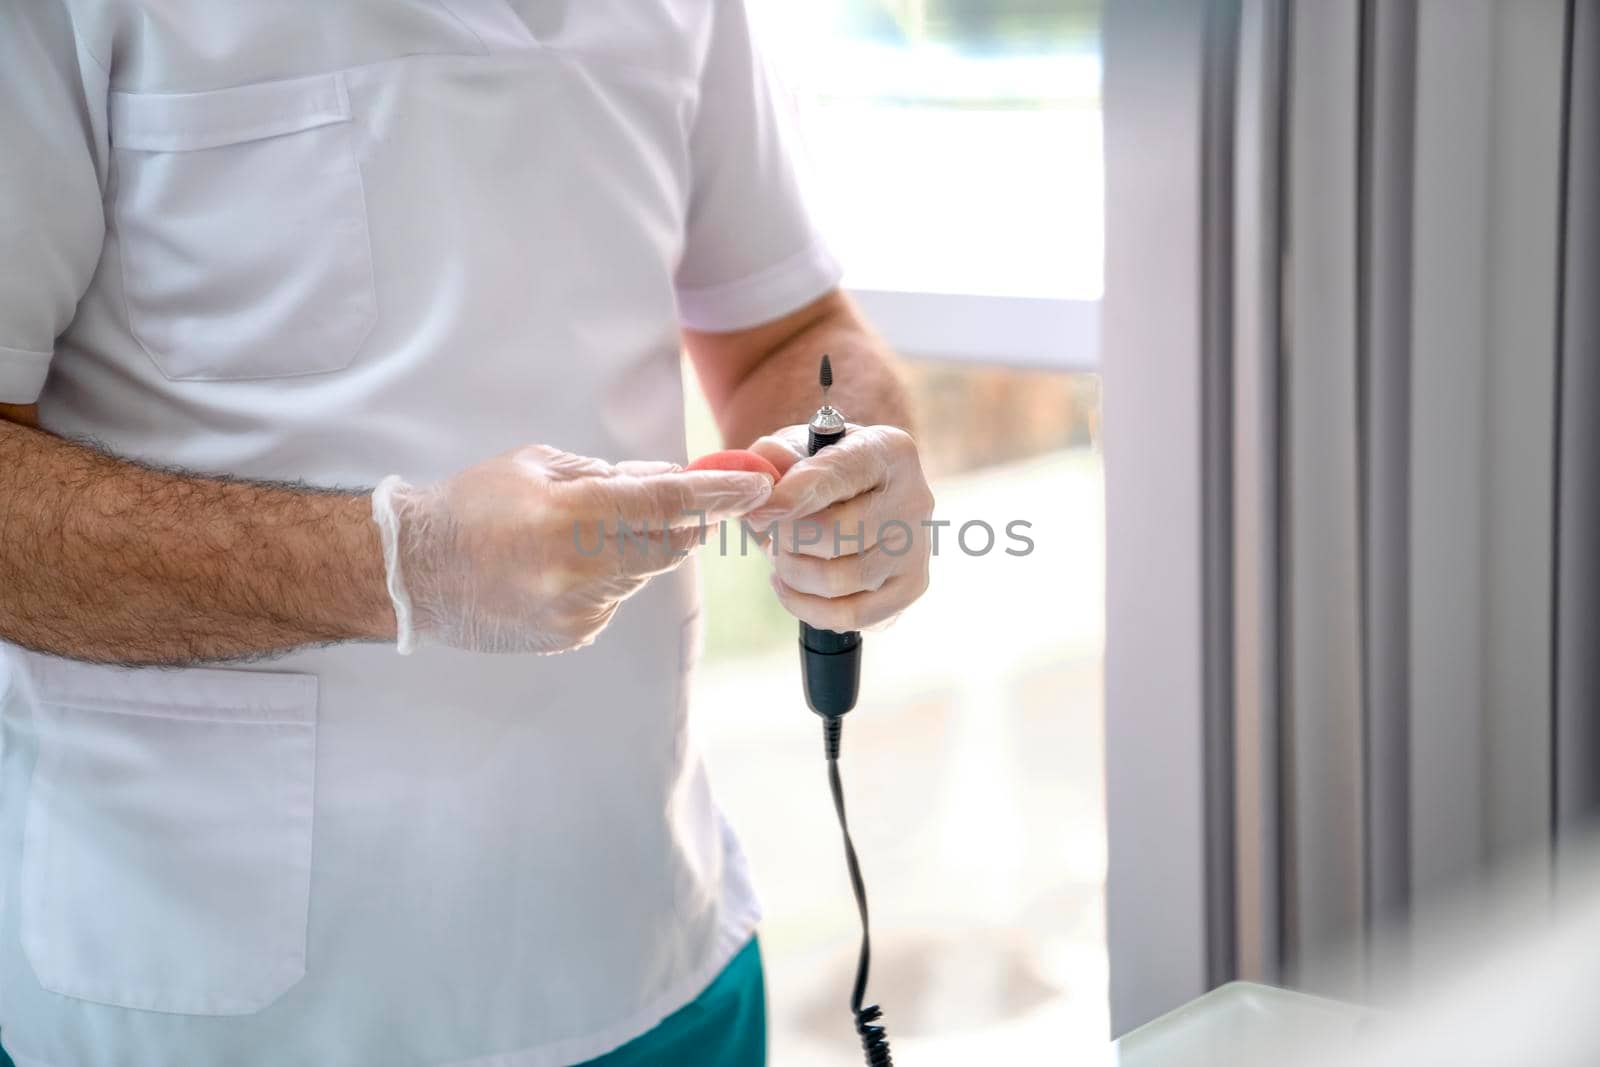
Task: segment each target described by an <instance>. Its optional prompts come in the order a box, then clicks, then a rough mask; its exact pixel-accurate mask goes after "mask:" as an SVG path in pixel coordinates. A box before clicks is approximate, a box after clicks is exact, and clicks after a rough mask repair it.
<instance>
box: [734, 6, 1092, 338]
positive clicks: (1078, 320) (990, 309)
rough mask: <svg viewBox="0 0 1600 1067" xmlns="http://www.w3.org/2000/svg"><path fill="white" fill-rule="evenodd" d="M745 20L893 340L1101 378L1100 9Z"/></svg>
mask: <svg viewBox="0 0 1600 1067" xmlns="http://www.w3.org/2000/svg"><path fill="white" fill-rule="evenodd" d="M752 10H753V12H754V14H755V19H756V23H757V30H758V32H759V33H760V35H761V40H762V42H763V45H764V47H765V50H766V52H767V53H768V59H769V63H770V64H771V66H772V67H773V69H774V71H775V73H776V75H777V77H778V79H779V81H780V82H781V83H782V84H783V85H784V87H785V88H786V89H787V90H788V92H789V94H790V95H791V97H792V98H793V100H794V103H795V110H796V115H797V120H798V124H799V128H800V134H801V138H802V141H803V143H804V144H805V146H806V150H807V155H808V156H809V158H810V161H811V171H812V173H811V174H809V175H808V177H809V181H808V188H809V189H811V191H812V195H813V198H814V200H815V207H816V210H817V213H818V215H819V217H820V218H821V219H822V221H823V224H824V226H825V228H826V230H827V233H828V235H829V238H830V240H831V242H832V243H833V245H834V247H835V249H836V250H837V252H838V253H839V255H840V258H841V259H842V260H843V261H844V262H845V264H846V269H847V275H846V278H845V284H846V285H847V286H848V287H849V288H850V289H852V290H854V291H856V292H857V293H858V294H859V297H860V299H861V301H862V303H863V306H864V307H865V308H866V309H867V311H868V312H869V313H871V314H872V315H873V318H874V321H876V322H877V323H878V324H879V327H880V328H881V329H883V330H884V331H885V334H886V335H887V336H888V337H889V338H890V339H891V340H892V341H894V342H895V343H896V344H897V345H899V346H900V347H902V348H904V349H907V350H915V351H920V352H923V353H924V354H925V355H930V356H940V357H946V358H961V359H1000V360H1003V361H1004V362H1008V363H1012V364H1031V365H1046V366H1056V367H1078V368H1084V367H1091V366H1093V365H1094V363H1095V357H1096V349H1097V337H1098V331H1097V324H1098V320H1097V318H1096V314H1095V311H1096V304H1097V302H1098V300H1099V297H1100V292H1101V262H1102V258H1103V257H1102V247H1103V238H1102V222H1101V205H1102V200H1103V194H1102V187H1101V165H1100V155H1101V147H1100V96H1099V94H1100V61H1099V47H1098V43H1099V42H1098V11H1097V9H1096V5H1091V4H1085V3H1083V2H1072V0H1067V2H1049V0H808V2H807V3H803V4H798V3H794V2H792V0H752ZM929 294H938V295H940V296H942V297H944V299H941V300H937V301H930V300H927V299H925V297H926V296H927V295H929Z"/></svg>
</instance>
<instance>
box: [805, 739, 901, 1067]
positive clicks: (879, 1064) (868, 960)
mask: <svg viewBox="0 0 1600 1067" xmlns="http://www.w3.org/2000/svg"><path fill="white" fill-rule="evenodd" d="M843 727H844V718H843V716H824V717H823V719H822V739H823V748H824V750H825V752H826V754H827V757H828V788H829V790H830V791H832V793H833V810H834V811H836V812H837V813H838V815H839V832H840V833H842V834H843V835H844V861H845V865H846V866H847V867H849V868H850V889H851V891H852V892H854V893H855V897H856V911H857V912H859V913H860V915H861V955H860V956H859V957H857V959H856V983H855V987H854V988H853V989H852V990H851V991H850V1014H851V1015H853V1016H855V1021H856V1034H857V1036H859V1037H860V1038H861V1049H862V1051H863V1052H865V1053H866V1063H867V1067H893V1065H894V1060H893V1059H891V1058H890V1056H889V1035H888V1033H887V1032H886V1031H885V1030H884V1028H883V1027H882V1026H880V1025H878V1020H879V1019H881V1018H883V1011H882V1009H880V1008H879V1007H878V1006H877V1005H876V1004H868V1005H867V1006H866V1007H862V1005H861V1002H862V1001H863V1000H865V999H866V995H867V970H868V968H869V967H870V966H871V965H872V933H871V930H870V928H869V926H868V923H867V886H866V883H865V882H864V881H863V880H862V878H861V862H860V861H859V860H857V859H856V846H855V843H854V842H853V841H851V840H850V820H849V819H847V818H846V817H845V813H844V785H843V784H842V783H841V782H840V780H839V735H840V734H841V733H843Z"/></svg>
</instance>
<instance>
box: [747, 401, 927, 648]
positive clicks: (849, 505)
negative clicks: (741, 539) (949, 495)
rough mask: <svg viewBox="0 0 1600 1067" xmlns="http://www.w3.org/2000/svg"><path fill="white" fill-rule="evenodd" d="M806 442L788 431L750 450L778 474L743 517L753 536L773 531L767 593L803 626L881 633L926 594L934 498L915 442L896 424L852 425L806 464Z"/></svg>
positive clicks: (802, 431) (800, 430) (801, 433)
mask: <svg viewBox="0 0 1600 1067" xmlns="http://www.w3.org/2000/svg"><path fill="white" fill-rule="evenodd" d="M806 438H807V428H806V427H805V426H787V427H785V428H784V429H782V430H779V431H778V432H777V433H774V434H772V435H770V436H768V437H763V438H761V439H760V440H759V441H757V442H756V443H755V444H753V445H751V446H750V450H751V451H752V452H757V453H759V454H761V455H762V456H765V457H766V458H767V459H768V460H770V461H772V465H773V466H775V467H777V468H778V470H779V471H780V472H781V473H782V474H783V477H782V479H781V480H780V481H779V482H778V485H777V488H776V489H774V490H773V492H772V497H771V498H770V499H769V500H768V501H767V502H766V504H765V505H763V506H761V507H760V508H757V509H756V510H755V511H753V512H752V513H750V514H749V515H748V516H746V521H747V522H748V523H749V525H750V526H751V527H752V528H753V529H755V530H758V531H760V530H765V529H766V528H767V527H768V526H773V535H772V541H771V544H770V545H769V548H770V550H771V552H772V559H773V568H774V574H773V582H772V587H773V589H775V590H776V591H777V593H778V599H779V600H780V601H782V602H783V606H784V607H785V608H787V609H788V610H789V613H790V614H792V615H794V616H795V617H796V618H798V619H800V621H802V622H806V623H810V624H811V625H812V626H815V627H818V628H820V629H824V630H840V631H844V630H866V629H873V628H881V627H882V626H885V625H887V624H888V623H889V622H891V621H892V620H893V619H894V618H895V617H896V616H897V615H899V614H900V613H901V612H902V611H904V610H905V609H906V608H907V607H909V606H910V605H911V603H912V602H913V601H914V600H916V599H917V598H918V597H920V596H921V595H922V594H923V592H924V591H926V590H927V588H928V557H929V554H930V553H929V539H928V527H926V526H924V525H923V522H924V521H925V520H927V519H928V518H930V517H931V516H932V515H933V492H932V490H930V489H929V488H928V480H927V478H926V477H924V476H923V473H922V463H921V461H920V460H919V459H918V456H917V445H916V442H915V441H913V440H912V438H911V435H910V434H908V433H906V432H905V431H904V430H902V429H899V428H898V427H895V426H854V425H852V426H849V427H848V428H847V429H846V431H845V435H844V438H843V439H842V440H840V441H839V442H838V443H837V444H833V445H830V446H828V447H827V448H825V449H823V450H822V451H821V452H818V453H817V454H816V455H815V456H807V455H806ZM858 533H859V534H860V538H859V540H858V539H857V534H858Z"/></svg>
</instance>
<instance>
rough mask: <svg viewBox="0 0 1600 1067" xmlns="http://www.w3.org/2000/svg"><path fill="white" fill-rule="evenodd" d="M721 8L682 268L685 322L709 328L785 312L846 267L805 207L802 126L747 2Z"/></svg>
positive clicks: (706, 79)
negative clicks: (781, 90)
mask: <svg viewBox="0 0 1600 1067" xmlns="http://www.w3.org/2000/svg"><path fill="white" fill-rule="evenodd" d="M714 8H715V15H714V19H713V24H712V29H711V40H710V43H709V46H708V51H707V53H706V60H705V65H704V67H703V68H702V71H701V76H700V99H699V105H698V108H697V111H696V114H695V119H694V127H693V129H692V131H691V133H690V137H689V150H690V157H691V167H692V179H691V181H692V186H691V189H690V196H689V212H688V222H687V227H686V236H685V242H684V251H683V258H682V259H681V261H680V262H679V264H678V270H677V277H676V284H677V290H678V311H679V316H680V317H681V319H682V321H683V324H684V325H685V326H688V327H690V328H692V329H697V330H705V331H708V332H718V331H728V330H739V329H744V328H746V327H749V326H756V325H759V324H761V323H763V322H768V321H771V320H772V319H775V318H779V317H780V316H782V315H785V314H787V313H788V312H791V311H794V310H795V309H797V308H800V307H803V306H804V305H806V304H808V303H810V302H811V301H812V300H815V299H816V298H817V297H819V296H821V295H823V294H824V293H826V292H827V291H828V290H830V289H832V288H833V287H834V286H835V285H837V284H838V282H839V273H840V272H839V266H838V264H837V263H836V262H835V261H834V258H833V256H832V255H831V254H830V253H829V252H828V250H827V248H826V246H825V245H824V244H823V241H822V239H821V236H820V235H819V234H818V232H817V230H816V227H815V226H814V225H813V224H812V220H811V217H810V215H809V214H808V213H807V211H806V206H805V201H804V199H803V197H802V195H801V189H800V180H799V176H798V174H797V172H796V167H795V158H794V144H793V140H794V139H793V131H792V128H791V127H790V126H789V124H788V123H786V122H785V121H784V120H785V118H786V117H787V116H786V115H785V114H784V109H783V108H782V106H781V98H780V96H779V94H778V92H777V90H776V89H775V88H774V86H773V85H772V83H771V79H770V77H769V75H768V72H767V69H766V67H765V65H764V64H763V63H762V61H761V57H760V55H759V54H758V51H757V49H756V47H755V43H754V41H753V40H752V39H751V33H750V24H749V18H748V15H747V13H746V11H745V6H744V2H743V0H715V3H714Z"/></svg>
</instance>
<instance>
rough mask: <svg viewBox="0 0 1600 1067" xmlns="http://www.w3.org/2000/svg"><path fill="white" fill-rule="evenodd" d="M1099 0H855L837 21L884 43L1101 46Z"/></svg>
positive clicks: (1007, 49) (1029, 48) (1033, 49)
mask: <svg viewBox="0 0 1600 1067" xmlns="http://www.w3.org/2000/svg"><path fill="white" fill-rule="evenodd" d="M1100 7H1101V5H1100V3H1099V2H1097V0H877V2H873V0H852V2H848V3H844V4H841V5H839V9H838V11H839V13H838V15H837V16H836V20H835V23H834V26H835V28H836V32H838V33H839V34H841V35H842V36H844V37H849V38H855V39H859V40H870V41H874V42H877V43H880V44H889V45H899V46H915V45H919V44H926V43H937V44H942V45H950V46H954V47H958V48H960V49H961V50H962V51H963V52H968V53H980V54H991V55H993V54H1006V55H1018V54H1024V55H1032V54H1038V53H1041V52H1090V53H1097V52H1099V50H1100Z"/></svg>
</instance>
